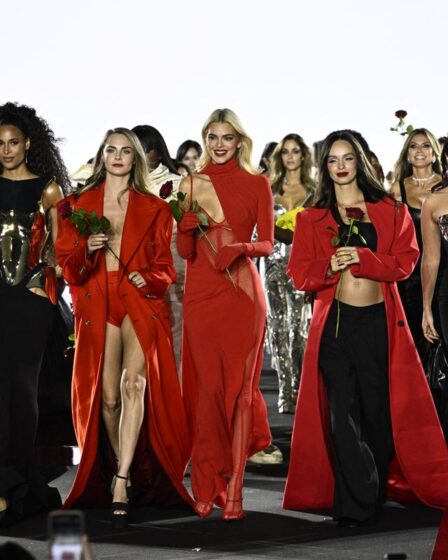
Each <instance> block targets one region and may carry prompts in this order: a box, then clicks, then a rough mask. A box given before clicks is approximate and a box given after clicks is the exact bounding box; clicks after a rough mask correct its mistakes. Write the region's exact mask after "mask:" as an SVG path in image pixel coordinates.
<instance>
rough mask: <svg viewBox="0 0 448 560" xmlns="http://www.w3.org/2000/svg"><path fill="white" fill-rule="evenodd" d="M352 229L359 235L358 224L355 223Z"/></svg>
mask: <svg viewBox="0 0 448 560" xmlns="http://www.w3.org/2000/svg"><path fill="white" fill-rule="evenodd" d="M352 231H353V233H354V234H355V235H359V229H358V226H355V225H354V226H353V227H352Z"/></svg>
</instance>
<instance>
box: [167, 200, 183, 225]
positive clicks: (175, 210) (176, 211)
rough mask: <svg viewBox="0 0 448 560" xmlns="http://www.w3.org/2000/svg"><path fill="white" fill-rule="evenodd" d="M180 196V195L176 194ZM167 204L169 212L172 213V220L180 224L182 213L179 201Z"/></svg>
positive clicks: (171, 201)
mask: <svg viewBox="0 0 448 560" xmlns="http://www.w3.org/2000/svg"><path fill="white" fill-rule="evenodd" d="M177 194H182V193H177ZM168 204H169V205H170V207H171V212H172V213H173V216H174V219H175V220H176V222H180V221H181V220H182V216H183V212H182V210H181V209H180V208H179V201H178V200H170V201H169V202H168Z"/></svg>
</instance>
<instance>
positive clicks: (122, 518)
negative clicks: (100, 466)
mask: <svg viewBox="0 0 448 560" xmlns="http://www.w3.org/2000/svg"><path fill="white" fill-rule="evenodd" d="M117 478H119V479H121V480H126V481H127V480H128V477H127V476H121V475H120V474H115V475H114V477H113V479H112V484H111V492H112V494H113V493H114V491H115V484H116V479H117ZM131 493H132V487H128V486H126V497H127V498H128V501H127V502H112V505H111V520H112V524H113V526H114V528H115V529H123V528H124V527H127V524H128V520H129V509H130V506H129V500H130V494H131ZM118 512H124V513H118Z"/></svg>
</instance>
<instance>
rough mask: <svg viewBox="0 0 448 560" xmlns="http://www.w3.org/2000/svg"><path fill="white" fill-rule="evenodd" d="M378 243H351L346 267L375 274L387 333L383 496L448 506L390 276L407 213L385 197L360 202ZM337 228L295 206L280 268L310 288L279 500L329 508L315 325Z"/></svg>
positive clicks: (403, 256) (442, 460)
mask: <svg viewBox="0 0 448 560" xmlns="http://www.w3.org/2000/svg"><path fill="white" fill-rule="evenodd" d="M367 211H368V214H369V217H370V219H371V221H372V222H373V224H374V226H375V228H376V231H377V235H378V248H377V251H376V252H372V251H371V250H370V249H368V248H365V247H363V248H358V253H359V260H360V262H359V264H356V265H353V266H352V267H351V271H352V274H353V275H354V276H359V277H363V278H370V279H372V280H376V281H378V282H381V287H382V291H383V295H384V303H385V307H386V315H387V326H388V333H389V391H390V407H391V418H392V430H393V437H394V443H395V450H396V460H394V461H393V462H392V463H391V468H390V472H389V481H388V493H389V496H390V497H392V498H395V499H405V500H406V499H407V500H410V499H412V498H414V499H415V495H416V496H417V497H418V498H419V499H420V500H421V501H422V502H424V503H426V504H427V505H430V506H435V507H441V508H446V507H447V506H448V453H447V446H446V443H445V440H444V437H443V434H442V430H441V428H440V425H439V421H438V418H437V414H436V411H435V408H434V404H433V401H432V398H431V394H430V392H429V388H428V385H427V382H426V379H425V376H424V373H423V369H422V367H421V364H420V361H419V358H418V354H417V351H416V349H415V346H414V343H413V341H412V338H411V334H410V331H409V328H408V326H407V324H406V319H405V315H404V311H403V307H402V304H401V301H400V297H399V295H398V291H397V287H396V284H395V282H396V281H398V280H403V279H405V278H407V277H408V276H409V275H410V273H411V271H412V270H413V268H414V266H415V263H416V261H417V258H418V254H419V253H418V248H417V243H416V239H415V232H414V228H413V226H412V222H411V218H410V216H409V213H408V210H407V208H406V206H405V205H400V206H397V207H395V206H394V204H393V203H392V202H391V201H390V200H389V199H385V200H384V201H382V202H378V203H376V204H373V203H367ZM328 227H332V228H333V229H337V224H336V222H335V220H334V219H333V217H332V215H331V212H330V211H328V212H327V211H326V210H323V209H317V208H310V209H307V210H305V211H304V212H302V213H301V214H298V216H297V227H296V230H295V232H296V233H295V236H294V242H293V248H292V252H291V257H290V261H289V269H288V272H289V274H290V275H291V277H292V278H293V280H294V283H295V286H296V288H297V289H299V290H307V291H312V292H316V296H317V297H316V301H315V306H314V313H313V319H312V323H311V328H310V333H309V338H308V344H307V347H306V351H305V356H304V362H303V369H302V378H301V383H300V391H299V397H298V404H297V412H296V416H295V421H294V431H293V437H292V445H291V459H290V465H289V473H288V478H287V481H286V488H285V494H284V501H283V507H285V508H286V509H317V508H319V509H320V508H330V507H332V505H333V490H334V478H333V473H332V468H331V462H330V456H329V452H328V448H327V443H326V439H327V438H328V437H329V435H328V414H327V406H326V398H325V390H324V385H323V381H322V377H321V375H320V374H319V372H318V356H319V347H320V340H321V336H322V331H323V328H324V326H325V322H326V319H327V315H328V312H329V310H330V307H331V304H332V302H333V299H334V296H335V291H336V286H337V283H338V280H339V274H337V275H335V276H334V277H332V278H326V272H327V269H328V265H329V261H330V257H331V255H332V253H333V252H334V250H335V249H334V248H333V247H332V246H331V238H332V237H333V236H334V233H333V232H331V231H330V230H328Z"/></svg>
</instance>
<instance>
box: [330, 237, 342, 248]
mask: <svg viewBox="0 0 448 560" xmlns="http://www.w3.org/2000/svg"><path fill="white" fill-rule="evenodd" d="M340 242H341V238H340V237H338V236H335V237H333V238H332V239H331V245H332V246H333V247H337V246H338V245H339V243H340Z"/></svg>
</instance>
